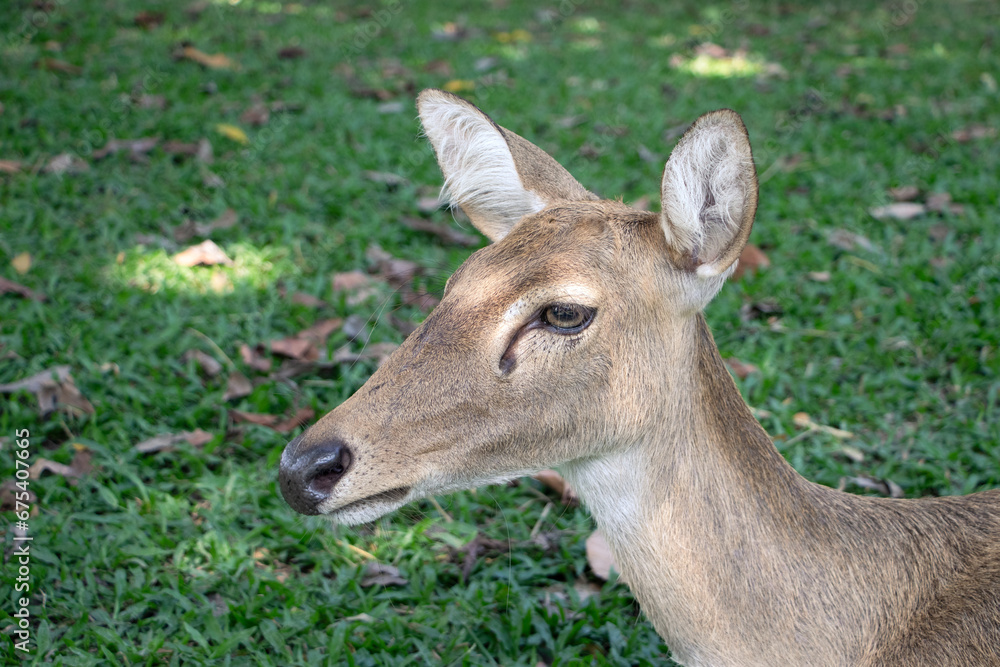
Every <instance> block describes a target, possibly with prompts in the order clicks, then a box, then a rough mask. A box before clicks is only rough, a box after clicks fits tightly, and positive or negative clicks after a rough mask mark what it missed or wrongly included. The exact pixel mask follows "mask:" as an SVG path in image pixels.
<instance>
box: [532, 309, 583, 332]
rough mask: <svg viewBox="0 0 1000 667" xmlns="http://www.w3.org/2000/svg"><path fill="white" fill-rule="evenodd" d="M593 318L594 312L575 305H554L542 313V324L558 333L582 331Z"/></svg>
mask: <svg viewBox="0 0 1000 667" xmlns="http://www.w3.org/2000/svg"><path fill="white" fill-rule="evenodd" d="M593 317H594V311H593V310H591V309H590V308H584V307H583V306H578V305H576V304H565V303H556V304H553V305H551V306H548V307H546V308H545V309H544V310H543V311H542V322H545V324H548V325H549V326H550V327H552V328H553V329H555V330H556V331H557V332H559V333H576V332H577V331H581V330H583V329H584V328H585V327H586V326H587V325H588V324H590V320H591V319H592V318H593Z"/></svg>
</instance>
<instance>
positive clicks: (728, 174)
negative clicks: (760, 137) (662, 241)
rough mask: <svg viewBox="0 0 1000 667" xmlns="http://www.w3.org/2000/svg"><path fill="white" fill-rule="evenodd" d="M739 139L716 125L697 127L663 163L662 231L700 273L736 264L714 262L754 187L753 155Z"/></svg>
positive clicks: (735, 228) (713, 273)
mask: <svg viewBox="0 0 1000 667" xmlns="http://www.w3.org/2000/svg"><path fill="white" fill-rule="evenodd" d="M740 139H743V138H742V137H740V138H739V139H737V138H736V137H734V136H732V132H731V131H727V130H726V129H723V128H720V127H718V126H713V125H709V126H708V127H704V128H699V127H695V128H693V129H692V130H691V131H690V132H689V134H688V135H686V136H685V137H684V139H682V140H681V142H680V143H679V144H678V145H677V147H676V148H675V149H674V152H673V153H672V154H671V155H670V159H669V160H668V161H667V165H666V167H665V168H664V172H663V191H662V198H663V201H662V210H663V214H662V216H663V218H662V223H663V231H664V234H665V235H666V237H667V243H668V244H670V245H671V246H672V247H674V248H675V249H677V250H679V251H682V252H683V253H685V254H687V255H689V256H690V257H691V259H692V261H693V262H694V263H695V264H696V265H697V274H698V275H699V276H703V277H710V276H718V275H721V274H722V273H723V272H726V271H727V270H731V269H732V268H735V262H733V263H732V264H729V265H728V266H720V265H718V264H716V263H715V262H716V261H717V260H718V259H720V256H721V255H722V253H723V251H725V249H726V248H727V247H729V244H730V243H732V241H733V238H734V237H735V236H736V235H737V234H738V233H739V229H740V225H741V223H742V221H743V216H744V214H745V212H746V202H747V194H748V193H747V187H751V186H752V184H751V183H749V182H748V181H747V179H746V173H747V172H748V170H749V171H750V173H752V172H753V159H752V158H751V157H750V153H749V151H748V150H743V147H742V146H741V145H740V144H739V143H737V142H739V140H740ZM744 143H745V139H744Z"/></svg>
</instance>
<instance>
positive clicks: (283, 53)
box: [278, 46, 306, 60]
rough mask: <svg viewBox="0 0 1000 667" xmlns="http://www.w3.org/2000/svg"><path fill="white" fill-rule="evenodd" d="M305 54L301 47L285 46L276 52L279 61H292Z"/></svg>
mask: <svg viewBox="0 0 1000 667" xmlns="http://www.w3.org/2000/svg"><path fill="white" fill-rule="evenodd" d="M305 54H306V50H305V49H303V48H302V47H301V46H286V47H284V48H282V49H279V50H278V58H280V59H281V60H294V59H296V58H301V57H302V56H304V55H305Z"/></svg>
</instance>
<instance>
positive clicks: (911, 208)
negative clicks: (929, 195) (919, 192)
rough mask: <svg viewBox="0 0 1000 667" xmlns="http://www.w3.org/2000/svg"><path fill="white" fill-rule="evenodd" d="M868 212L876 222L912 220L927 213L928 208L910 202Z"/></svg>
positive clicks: (872, 209)
mask: <svg viewBox="0 0 1000 667" xmlns="http://www.w3.org/2000/svg"><path fill="white" fill-rule="evenodd" d="M868 212H869V213H870V214H871V216H872V217H873V218H875V219H876V220H885V219H887V218H892V219H894V220H912V219H913V218H916V217H917V216H921V215H923V214H924V213H926V212H927V207H926V206H924V205H923V204H918V203H916V202H909V201H898V202H895V203H893V204H886V205H885V206H876V207H875V208H871V209H868Z"/></svg>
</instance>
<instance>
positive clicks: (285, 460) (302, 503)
mask: <svg viewBox="0 0 1000 667" xmlns="http://www.w3.org/2000/svg"><path fill="white" fill-rule="evenodd" d="M306 435H308V431H307V432H306V433H303V434H302V435H300V436H299V437H297V438H295V440H292V441H291V442H290V443H288V444H287V445H286V446H285V451H284V453H282V455H281V464H280V465H279V466H278V483H279V485H280V486H281V495H282V496H284V498H285V502H287V503H288V504H289V505H291V506H292V509H294V510H295V511H296V512H300V513H302V514H319V509H317V508H318V506H319V504H320V503H321V502H323V501H324V500H326V498H327V496H329V495H330V491H332V490H333V487H334V486H336V484H337V482H338V481H340V478H341V477H343V476H344V473H345V472H347V469H348V468H349V467H350V466H351V450H350V449H348V447H347V445H346V444H345V443H344V442H342V441H341V440H338V439H334V440H329V441H327V442H307V441H305V440H303V438H304V436H306Z"/></svg>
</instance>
